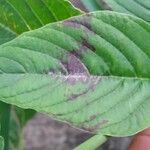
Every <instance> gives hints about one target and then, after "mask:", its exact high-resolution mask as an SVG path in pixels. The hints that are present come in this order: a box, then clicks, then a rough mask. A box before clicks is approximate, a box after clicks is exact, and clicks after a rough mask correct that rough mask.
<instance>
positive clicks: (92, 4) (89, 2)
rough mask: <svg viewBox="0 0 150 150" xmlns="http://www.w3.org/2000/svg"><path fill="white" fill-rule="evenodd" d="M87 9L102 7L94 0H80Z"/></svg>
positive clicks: (92, 9) (94, 9)
mask: <svg viewBox="0 0 150 150" xmlns="http://www.w3.org/2000/svg"><path fill="white" fill-rule="evenodd" d="M81 2H82V3H83V4H84V6H85V7H86V9H87V10H89V11H96V10H101V9H102V7H101V6H100V5H98V4H97V2H96V0H86V1H85V0H81Z"/></svg>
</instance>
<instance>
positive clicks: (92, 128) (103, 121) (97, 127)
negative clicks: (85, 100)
mask: <svg viewBox="0 0 150 150" xmlns="http://www.w3.org/2000/svg"><path fill="white" fill-rule="evenodd" d="M107 123H108V120H102V121H101V122H99V123H97V124H96V125H94V126H92V127H86V126H84V127H82V129H83V130H87V131H89V132H94V133H95V132H97V131H98V130H99V129H101V128H102V127H103V126H104V125H106V124H107Z"/></svg>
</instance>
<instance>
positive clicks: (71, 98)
mask: <svg viewBox="0 0 150 150" xmlns="http://www.w3.org/2000/svg"><path fill="white" fill-rule="evenodd" d="M87 92H88V90H86V91H84V92H82V93H78V94H72V95H71V96H70V97H69V98H68V100H75V99H76V98H78V97H80V96H83V95H85V94H86V93H87Z"/></svg>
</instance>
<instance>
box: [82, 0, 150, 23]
mask: <svg viewBox="0 0 150 150" xmlns="http://www.w3.org/2000/svg"><path fill="white" fill-rule="evenodd" d="M82 2H83V4H84V5H85V6H86V8H87V9H88V10H89V11H95V10H101V9H104V10H111V11H116V12H121V13H127V14H132V15H135V16H137V17H140V18H142V19H144V20H145V21H148V22H150V1H149V0H88V2H86V1H85V0H82ZM89 6H91V7H89Z"/></svg>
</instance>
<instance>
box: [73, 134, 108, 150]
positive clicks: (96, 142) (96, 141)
mask: <svg viewBox="0 0 150 150" xmlns="http://www.w3.org/2000/svg"><path fill="white" fill-rule="evenodd" d="M106 141H107V137H106V136H104V135H101V134H98V135H95V136H93V137H91V138H90V139H88V140H87V141H85V142H84V143H82V144H81V145H79V146H78V147H76V148H75V149H74V150H95V149H96V148H98V147H99V146H101V145H102V144H103V143H105V142H106Z"/></svg>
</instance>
